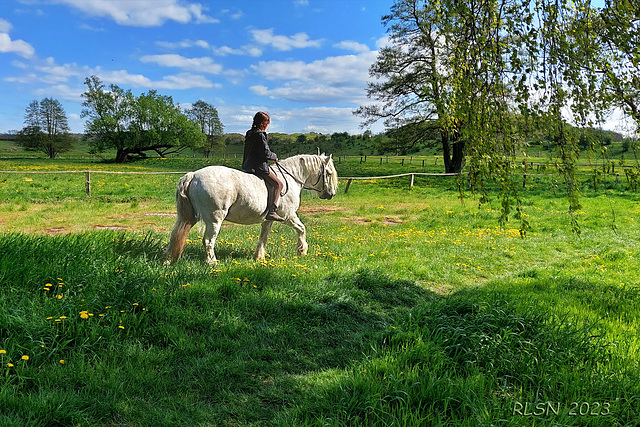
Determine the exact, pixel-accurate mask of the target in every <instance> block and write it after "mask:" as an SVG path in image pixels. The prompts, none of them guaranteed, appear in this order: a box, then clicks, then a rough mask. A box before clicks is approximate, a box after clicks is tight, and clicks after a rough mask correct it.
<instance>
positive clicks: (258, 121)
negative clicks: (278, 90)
mask: <svg viewBox="0 0 640 427" xmlns="http://www.w3.org/2000/svg"><path fill="white" fill-rule="evenodd" d="M270 121H271V117H269V115H268V114H267V113H264V112H262V111H258V112H257V113H256V115H255V116H253V127H260V125H262V124H263V123H265V122H270Z"/></svg>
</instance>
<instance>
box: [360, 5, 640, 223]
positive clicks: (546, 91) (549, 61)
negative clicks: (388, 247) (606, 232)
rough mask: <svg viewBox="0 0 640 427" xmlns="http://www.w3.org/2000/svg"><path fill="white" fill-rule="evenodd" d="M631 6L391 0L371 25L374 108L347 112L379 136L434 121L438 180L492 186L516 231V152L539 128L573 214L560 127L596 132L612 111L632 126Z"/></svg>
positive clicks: (570, 162)
mask: <svg viewBox="0 0 640 427" xmlns="http://www.w3.org/2000/svg"><path fill="white" fill-rule="evenodd" d="M632 3H633V2H631V1H629V0H607V3H606V6H605V8H603V9H602V10H599V9H595V8H592V7H591V2H590V0H536V1H535V2H531V1H529V0H464V1H457V0H438V1H430V0H395V2H394V4H393V5H392V7H391V9H390V13H389V14H388V15H387V16H385V17H383V23H384V24H385V25H386V26H387V28H388V31H389V44H388V45H387V46H386V47H383V48H382V49H381V50H380V52H379V54H378V58H377V60H376V62H375V63H374V64H373V65H372V66H371V68H370V75H371V77H372V79H373V80H372V81H371V82H370V83H369V86H368V96H369V97H370V98H371V99H373V100H374V101H375V103H373V104H370V105H364V106H361V107H360V108H359V109H358V110H357V111H356V114H358V115H360V116H362V117H363V119H364V124H370V123H372V122H374V121H377V120H384V122H385V125H386V126H387V127H388V128H390V129H402V130H405V129H420V126H419V124H421V123H422V124H423V126H425V125H426V124H427V123H435V126H436V127H437V129H438V133H439V134H440V142H441V145H442V151H443V156H444V164H445V170H446V172H456V173H459V172H461V171H462V170H463V168H465V171H466V172H468V181H469V185H470V186H471V188H473V189H474V190H479V191H482V189H483V188H484V183H485V181H487V180H493V181H495V182H498V183H500V185H501V188H502V192H501V197H502V200H503V220H506V219H507V218H508V216H509V214H510V212H511V210H512V207H513V206H515V209H516V216H518V217H519V218H520V219H521V230H522V232H523V233H524V231H526V228H527V223H526V220H525V219H524V217H523V216H522V215H520V214H521V204H520V199H519V196H518V192H517V186H516V185H515V184H514V183H513V180H512V177H513V175H514V171H515V170H516V169H517V164H516V154H517V152H518V150H519V148H520V147H522V144H524V141H525V137H526V135H527V132H528V130H530V129H536V130H538V131H540V130H543V131H544V132H545V134H548V135H550V136H551V138H552V139H553V140H554V142H555V145H556V147H557V148H558V158H559V162H558V170H559V171H560V173H561V175H562V176H563V178H564V180H565V183H566V189H567V196H568V200H569V202H570V203H569V205H570V206H569V211H570V212H571V213H572V214H573V213H574V212H576V211H577V210H578V209H579V208H580V204H579V200H578V194H577V188H576V186H575V180H574V178H573V175H574V169H575V162H576V160H577V156H578V153H579V150H578V148H577V145H576V144H577V140H576V138H575V137H574V136H573V134H571V133H570V132H568V130H567V129H568V128H567V123H568V122H571V123H574V124H578V125H588V126H591V125H594V124H598V123H601V121H602V120H603V118H604V117H605V114H606V111H608V110H610V109H611V108H612V107H615V106H621V105H622V106H625V108H626V110H627V112H629V114H630V115H631V116H632V117H634V118H635V120H636V122H637V121H638V118H639V116H638V115H635V116H634V114H637V106H638V99H639V98H638V93H639V91H640V84H639V83H638V81H640V80H639V79H640V77H639V73H638V71H639V69H638V65H639V62H640V40H639V39H638V19H639V18H640V16H639V14H640V12H639V8H638V7H637V4H636V5H635V6H634V5H633V4H632ZM603 46H605V48H603ZM417 137H418V136H416V138H417ZM573 218H574V217H573V216H572V224H573V226H574V229H576V231H577V230H578V226H577V223H576V221H575V219H573Z"/></svg>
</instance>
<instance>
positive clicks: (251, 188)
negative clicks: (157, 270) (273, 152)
mask: <svg viewBox="0 0 640 427" xmlns="http://www.w3.org/2000/svg"><path fill="white" fill-rule="evenodd" d="M273 169H274V171H275V173H276V174H277V175H278V178H280V180H281V181H282V183H283V184H284V190H283V193H284V195H283V196H282V197H280V201H279V203H278V204H279V206H278V210H277V213H278V215H280V216H281V217H282V218H284V220H285V224H287V225H289V226H290V227H293V228H294V229H295V230H296V232H297V233H298V246H297V253H298V254H299V255H306V253H307V248H308V245H307V240H306V229H305V226H304V224H303V223H302V222H301V221H300V219H299V218H298V216H297V215H296V211H297V210H298V207H299V206H300V193H301V191H302V189H303V188H305V189H309V190H314V191H316V192H318V195H319V197H320V198H321V199H331V198H332V197H333V196H334V195H335V194H336V191H337V189H338V174H337V172H336V169H335V166H334V164H333V160H332V158H331V156H326V155H324V154H321V155H320V154H319V155H306V154H301V155H297V156H293V157H289V158H287V159H284V160H282V161H280V162H278V163H276V164H275V165H274V166H273ZM176 207H177V211H178V219H177V220H176V224H175V226H174V228H173V231H172V232H171V239H170V240H169V246H168V247H167V249H166V250H165V252H164V258H165V259H166V261H167V263H173V262H175V261H176V260H177V259H178V258H180V255H182V251H183V250H184V246H185V243H186V240H187V237H188V235H189V231H190V230H191V228H192V227H193V226H194V225H195V224H196V223H197V222H198V221H200V220H202V221H204V223H205V224H206V230H205V233H204V237H203V239H202V243H203V245H204V248H205V252H206V254H207V260H206V261H207V263H208V264H214V263H216V262H217V259H216V255H215V252H214V250H213V247H214V245H215V243H216V238H217V237H218V233H219V232H220V226H221V225H222V221H224V220H225V219H226V220H227V221H230V222H234V223H237V224H260V223H261V224H262V231H261V232H260V238H259V239H258V246H257V247H256V251H255V258H256V259H264V257H265V245H266V244H267V238H268V236H269V231H270V230H271V226H272V225H273V221H265V216H266V214H267V187H266V184H265V183H264V181H263V180H262V179H261V178H258V177H257V176H256V175H253V174H250V173H247V172H243V171H240V170H237V169H231V168H228V167H225V166H209V167H206V168H203V169H200V170H198V171H195V172H189V173H187V174H186V175H184V176H183V177H182V178H180V181H179V182H178V188H177V190H176Z"/></svg>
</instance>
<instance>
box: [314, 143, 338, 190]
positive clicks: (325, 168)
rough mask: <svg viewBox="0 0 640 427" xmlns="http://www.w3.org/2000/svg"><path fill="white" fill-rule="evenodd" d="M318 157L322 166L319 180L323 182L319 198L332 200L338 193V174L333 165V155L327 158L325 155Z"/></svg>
mask: <svg viewBox="0 0 640 427" xmlns="http://www.w3.org/2000/svg"><path fill="white" fill-rule="evenodd" d="M318 151H320V150H318ZM318 157H320V162H321V164H322V168H321V171H320V179H319V181H320V180H321V181H322V189H321V190H319V192H318V193H319V194H318V197H320V198H321V199H329V200H330V199H331V198H332V197H333V196H335V195H336V193H337V191H338V172H337V171H336V167H335V165H334V164H333V155H332V154H329V155H328V156H327V155H325V154H324V153H323V154H319V155H318Z"/></svg>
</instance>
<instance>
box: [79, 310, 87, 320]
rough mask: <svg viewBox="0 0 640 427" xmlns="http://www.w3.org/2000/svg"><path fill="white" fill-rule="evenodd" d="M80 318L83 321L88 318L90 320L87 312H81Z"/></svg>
mask: <svg viewBox="0 0 640 427" xmlns="http://www.w3.org/2000/svg"><path fill="white" fill-rule="evenodd" d="M80 318H81V319H88V318H89V312H87V311H81V312H80Z"/></svg>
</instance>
